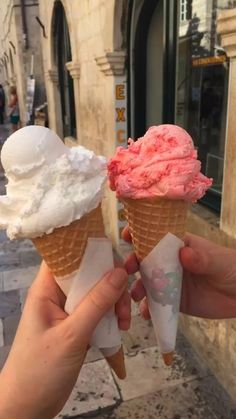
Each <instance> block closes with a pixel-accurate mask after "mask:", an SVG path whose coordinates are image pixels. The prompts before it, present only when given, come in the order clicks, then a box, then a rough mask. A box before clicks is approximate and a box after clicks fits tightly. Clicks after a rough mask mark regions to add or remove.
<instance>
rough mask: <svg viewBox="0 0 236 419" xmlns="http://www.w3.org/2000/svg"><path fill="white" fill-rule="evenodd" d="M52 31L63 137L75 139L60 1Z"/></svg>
mask: <svg viewBox="0 0 236 419" xmlns="http://www.w3.org/2000/svg"><path fill="white" fill-rule="evenodd" d="M53 31H54V32H53V39H54V54H55V56H54V59H55V63H56V65H57V68H58V77H59V89H60V98H61V117H62V123H63V135H64V137H67V136H72V137H76V118H75V101H74V86H73V79H72V77H71V75H70V73H69V71H68V70H67V68H66V63H68V62H70V61H72V55H71V45H70V35H69V28H68V24H67V20H66V15H65V11H64V7H63V5H62V3H61V2H60V1H56V3H55V10H54V25H53Z"/></svg>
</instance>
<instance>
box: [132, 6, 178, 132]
mask: <svg viewBox="0 0 236 419" xmlns="http://www.w3.org/2000/svg"><path fill="white" fill-rule="evenodd" d="M177 3H178V2H177V1H176V0H170V1H166V0H133V1H132V2H131V4H130V18H129V21H130V23H129V26H130V32H129V33H128V50H129V60H128V61H129V71H128V73H129V74H128V85H129V87H128V90H129V133H130V135H131V136H132V137H134V138H137V137H140V136H142V135H143V134H144V133H145V131H146V129H147V128H148V127H149V126H151V125H154V124H155V125H158V124H161V123H165V122H169V123H173V122H174V117H175V68H176V66H175V59H176V34H177V15H178V13H177V11H178V4H177Z"/></svg>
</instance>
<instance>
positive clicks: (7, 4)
mask: <svg viewBox="0 0 236 419" xmlns="http://www.w3.org/2000/svg"><path fill="white" fill-rule="evenodd" d="M2 3H3V4H1V8H0V24H1V28H2V31H1V33H0V59H1V57H3V56H4V53H5V52H6V53H7V54H8V56H9V60H8V61H7V72H6V71H5V70H4V71H1V72H0V80H1V83H2V84H3V85H4V87H5V90H6V96H7V97H8V96H9V87H10V86H11V85H16V87H17V92H18V100H19V106H20V117H21V123H22V125H25V123H26V83H27V76H29V75H30V72H31V62H32V55H33V56H34V66H33V69H34V77H35V79H36V88H35V106H37V105H39V104H41V103H43V102H45V88H44V76H43V67H42V52H41V44H40V42H39V40H40V27H39V25H38V23H37V22H36V19H35V17H36V16H38V14H39V12H38V3H37V2H35V1H33V0H26V1H25V13H26V23H27V28H28V48H26V45H25V40H24V36H23V23H22V11H21V7H20V1H17V0H6V1H4V2H2ZM10 50H11V55H12V63H13V67H12V65H11V60H10V52H9V51H10Z"/></svg>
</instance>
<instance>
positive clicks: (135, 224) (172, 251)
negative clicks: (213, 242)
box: [123, 198, 188, 365]
mask: <svg viewBox="0 0 236 419" xmlns="http://www.w3.org/2000/svg"><path fill="white" fill-rule="evenodd" d="M123 203H124V211H125V216H126V219H127V221H128V223H129V231H130V234H131V236H132V241H133V245H134V249H135V253H136V255H137V258H138V260H139V261H140V262H141V270H142V274H143V275H142V277H143V283H144V286H145V288H146V291H147V297H148V303H149V309H150V312H151V317H152V322H153V325H154V329H155V333H156V336H157V339H158V342H159V345H160V349H161V352H162V355H163V359H164V362H165V363H166V364H167V365H170V364H171V363H172V359H173V354H174V348H175V341H176V334H177V323H178V322H177V318H178V312H176V309H177V308H179V304H180V295H181V285H182V267H181V264H180V261H179V249H180V248H181V247H182V246H183V242H182V239H183V238H184V235H185V231H186V219H187V209H188V204H187V203H186V202H185V201H182V200H168V199H163V198H155V199H136V200H134V199H133V200H132V199H124V200H123ZM168 233H171V236H170V237H168V240H167V243H168V245H166V244H165V243H164V246H163V245H162V246H161V247H160V248H159V250H158V244H159V243H160V242H162V241H163V239H164V238H165V237H166V236H167V235H168ZM168 246H170V247H169V248H168ZM151 252H152V253H151ZM150 254H151V257H150V258H149V259H148V257H149V255H150ZM160 254H161V256H159V255H160ZM163 258H164V259H163ZM161 260H162V261H163V260H165V266H163V263H162V262H161ZM148 265H149V266H148ZM165 283H166V284H167V285H168V286H166V288H165V286H164V284H165ZM162 287H163V288H162ZM168 293H169V296H168V295H167V294H168ZM156 294H158V296H157V295H156ZM159 294H164V295H163V299H162V300H161V296H160V295H159ZM153 297H154V298H153ZM173 298H175V301H173ZM166 301H167V302H169V304H167V303H166ZM173 307H174V309H173ZM177 311H178V310H177ZM161 335H162V336H161Z"/></svg>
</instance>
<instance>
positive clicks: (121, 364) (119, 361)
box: [106, 346, 126, 380]
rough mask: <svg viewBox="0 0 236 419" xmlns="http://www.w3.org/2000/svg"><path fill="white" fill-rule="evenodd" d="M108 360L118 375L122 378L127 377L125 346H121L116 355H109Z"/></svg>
mask: <svg viewBox="0 0 236 419" xmlns="http://www.w3.org/2000/svg"><path fill="white" fill-rule="evenodd" d="M106 360H107V363H108V364H109V365H110V367H111V368H112V369H113V371H114V372H115V373H116V375H117V377H118V378H120V380H124V379H125V377H126V370H125V357H124V350H123V346H121V347H120V349H119V351H118V352H116V353H115V354H114V355H111V356H107V357H106Z"/></svg>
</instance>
